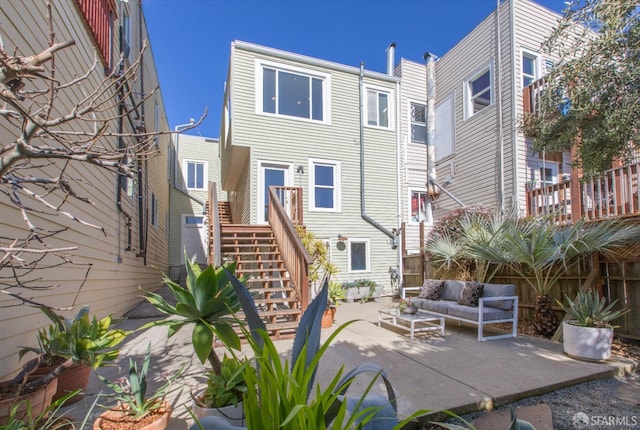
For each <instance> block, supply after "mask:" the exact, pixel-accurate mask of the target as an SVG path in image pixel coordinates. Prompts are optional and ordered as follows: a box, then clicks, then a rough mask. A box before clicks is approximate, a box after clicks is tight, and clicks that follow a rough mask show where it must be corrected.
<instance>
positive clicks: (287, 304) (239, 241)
mask: <svg viewBox="0 0 640 430" xmlns="http://www.w3.org/2000/svg"><path fill="white" fill-rule="evenodd" d="M227 206H228V204H227ZM220 219H221V220H222V219H223V216H222V215H221V216H220ZM229 219H230V217H229ZM220 248H221V252H222V259H223V261H224V262H231V261H237V266H236V276H237V277H238V278H243V277H244V278H247V279H246V281H245V285H246V286H247V288H248V289H249V291H250V292H251V293H252V294H253V297H254V300H255V303H256V306H257V308H258V312H259V314H260V316H261V317H262V319H263V321H264V323H265V325H266V327H267V330H268V331H269V334H270V336H271V337H273V338H276V339H280V338H288V337H293V336H294V335H295V330H296V328H297V327H298V323H299V321H300V316H301V309H300V303H299V298H298V297H297V293H296V290H295V288H293V286H292V285H291V280H290V278H289V272H288V271H287V270H286V269H285V267H284V262H283V260H282V258H281V255H280V250H279V249H278V245H277V243H276V241H275V237H274V235H273V232H272V230H271V227H270V226H269V225H247V224H229V223H224V222H221V223H220Z"/></svg>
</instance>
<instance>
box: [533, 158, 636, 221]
mask: <svg viewBox="0 0 640 430" xmlns="http://www.w3.org/2000/svg"><path fill="white" fill-rule="evenodd" d="M639 176H640V163H632V164H628V165H625V166H621V167H616V168H613V169H610V170H608V171H606V172H605V174H604V175H603V176H602V177H601V178H598V179H593V180H589V181H582V183H580V182H579V181H580V179H579V178H573V177H572V178H571V180H569V181H563V182H560V183H558V184H553V185H548V186H546V187H542V188H537V189H531V190H527V212H528V214H529V215H536V214H538V213H541V212H542V213H554V214H555V220H556V222H558V223H561V224H565V223H569V222H571V221H572V220H575V219H577V217H578V216H579V217H584V218H586V219H588V220H598V219H605V218H612V217H627V216H638V215H640V204H639V202H640V187H638V177H639ZM572 194H573V196H572ZM574 196H575V197H576V199H577V200H576V199H574V198H573V197H574ZM576 215H577V216H576Z"/></svg>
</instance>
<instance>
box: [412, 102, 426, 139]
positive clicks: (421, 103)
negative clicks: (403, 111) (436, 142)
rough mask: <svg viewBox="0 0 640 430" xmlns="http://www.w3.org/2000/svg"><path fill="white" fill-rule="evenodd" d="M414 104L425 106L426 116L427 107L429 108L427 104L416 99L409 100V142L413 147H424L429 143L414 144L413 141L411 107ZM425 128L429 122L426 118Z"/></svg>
mask: <svg viewBox="0 0 640 430" xmlns="http://www.w3.org/2000/svg"><path fill="white" fill-rule="evenodd" d="M412 104H419V105H423V106H424V107H425V115H426V107H427V102H425V101H423V100H415V99H408V100H407V124H408V127H409V128H408V137H409V138H408V141H409V143H410V144H412V145H421V146H424V145H426V144H427V142H414V141H413V140H411V105H412ZM424 126H425V128H426V126H427V121H426V118H425V124H424Z"/></svg>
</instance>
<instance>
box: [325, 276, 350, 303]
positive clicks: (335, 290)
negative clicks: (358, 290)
mask: <svg viewBox="0 0 640 430" xmlns="http://www.w3.org/2000/svg"><path fill="white" fill-rule="evenodd" d="M328 295H329V303H330V304H333V305H337V304H339V303H340V300H343V299H344V298H345V297H346V296H347V292H346V291H345V289H344V288H343V286H342V285H341V284H339V283H337V282H329V292H328Z"/></svg>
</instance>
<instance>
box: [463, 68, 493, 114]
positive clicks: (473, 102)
mask: <svg viewBox="0 0 640 430" xmlns="http://www.w3.org/2000/svg"><path fill="white" fill-rule="evenodd" d="M492 85H493V78H492V76H491V67H490V66H487V67H485V68H483V69H482V70H481V71H480V72H478V73H476V74H475V75H473V76H472V77H471V78H470V79H468V80H467V81H466V82H465V88H464V92H465V95H466V97H465V118H470V117H472V116H473V115H475V114H477V113H478V112H480V111H481V110H483V109H484V108H486V107H487V106H489V105H491V104H492V103H493V91H492V90H491V87H492Z"/></svg>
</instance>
